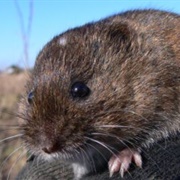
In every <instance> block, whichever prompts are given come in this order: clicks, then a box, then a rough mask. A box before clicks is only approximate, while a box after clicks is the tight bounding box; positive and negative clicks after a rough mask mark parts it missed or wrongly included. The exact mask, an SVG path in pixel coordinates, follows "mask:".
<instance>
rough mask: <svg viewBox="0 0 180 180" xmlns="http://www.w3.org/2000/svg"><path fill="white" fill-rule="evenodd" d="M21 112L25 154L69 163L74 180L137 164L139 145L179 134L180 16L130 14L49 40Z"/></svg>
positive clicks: (122, 172) (85, 26)
mask: <svg viewBox="0 0 180 180" xmlns="http://www.w3.org/2000/svg"><path fill="white" fill-rule="evenodd" d="M22 110H23V111H22V112H21V113H22V114H21V116H22V118H23V119H24V120H25V121H24V123H23V125H22V131H23V134H24V135H23V139H24V142H25V145H26V146H27V147H28V150H29V151H30V152H31V153H33V154H35V155H40V156H41V157H42V158H45V159H48V158H49V159H53V158H59V159H63V160H67V161H69V162H70V163H72V165H73V169H74V173H75V179H80V178H81V177H82V176H83V175H85V174H88V173H94V172H97V171H100V170H102V169H104V168H106V167H107V166H109V170H110V175H112V174H113V173H114V172H116V171H120V173H121V175H122V176H123V174H124V172H125V171H128V167H129V165H130V163H131V161H134V162H135V164H136V165H137V166H141V165H142V160H141V155H140V152H141V148H146V147H149V146H150V145H152V144H153V143H155V142H157V140H160V139H162V138H166V137H168V136H169V135H170V134H176V133H177V132H179V131H180V18H179V15H176V14H172V13H168V12H162V11H156V10H144V11H129V12H126V13H122V14H118V15H115V16H112V17H109V18H107V19H104V20H101V21H98V22H95V23H89V24H86V25H84V26H82V27H78V28H75V29H72V30H68V31H67V32H65V33H63V34H61V35H59V36H56V37H54V38H53V39H52V40H51V41H50V42H49V43H48V44H47V45H46V46H45V47H44V48H43V50H42V51H41V52H40V53H39V55H38V57H37V60H36V63H35V67H34V72H33V73H32V77H31V78H30V80H29V82H28V85H27V93H26V97H25V99H24V100H23V101H22Z"/></svg>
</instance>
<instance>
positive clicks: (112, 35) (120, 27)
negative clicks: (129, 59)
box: [106, 22, 135, 51]
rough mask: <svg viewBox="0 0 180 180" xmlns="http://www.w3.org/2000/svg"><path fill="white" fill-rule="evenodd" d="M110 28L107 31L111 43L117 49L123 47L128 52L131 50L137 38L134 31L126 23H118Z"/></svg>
mask: <svg viewBox="0 0 180 180" xmlns="http://www.w3.org/2000/svg"><path fill="white" fill-rule="evenodd" d="M108 26H109V27H108V28H107V29H106V36H107V39H108V40H109V43H110V44H111V45H114V46H116V47H121V48H123V49H125V50H126V51H128V50H130V49H131V46H132V41H133V40H134V38H135V32H134V30H133V29H132V28H131V27H130V26H129V25H128V24H126V23H117V22H116V23H112V24H110V25H108ZM133 42H134V41H133ZM133 44H134V43H133Z"/></svg>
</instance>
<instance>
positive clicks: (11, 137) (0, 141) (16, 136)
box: [0, 134, 23, 144]
mask: <svg viewBox="0 0 180 180" xmlns="http://www.w3.org/2000/svg"><path fill="white" fill-rule="evenodd" d="M21 136H23V134H16V135H14V136H10V137H7V138H4V139H2V140H0V144H1V143H3V142H4V141H7V140H10V139H15V138H18V137H21Z"/></svg>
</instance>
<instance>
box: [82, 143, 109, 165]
mask: <svg viewBox="0 0 180 180" xmlns="http://www.w3.org/2000/svg"><path fill="white" fill-rule="evenodd" d="M85 144H87V146H91V147H92V148H93V149H95V150H96V151H97V152H98V153H99V154H100V155H101V156H102V157H103V159H104V160H105V161H106V162H108V160H107V158H106V157H105V156H104V155H103V153H102V152H101V151H99V150H98V149H97V148H96V147H94V146H93V145H91V144H90V143H88V142H85Z"/></svg>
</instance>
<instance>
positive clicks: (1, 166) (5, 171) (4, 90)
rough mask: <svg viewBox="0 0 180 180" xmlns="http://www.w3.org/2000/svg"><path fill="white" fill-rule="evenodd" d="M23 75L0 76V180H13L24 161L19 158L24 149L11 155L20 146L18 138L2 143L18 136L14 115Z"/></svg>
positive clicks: (24, 76) (23, 158) (16, 120)
mask: <svg viewBox="0 0 180 180" xmlns="http://www.w3.org/2000/svg"><path fill="white" fill-rule="evenodd" d="M25 74H26V73H20V74H4V73H1V74H0V180H5V179H9V180H13V179H15V177H16V175H17V173H18V172H19V170H20V169H21V168H22V166H23V165H24V163H25V161H26V154H24V156H23V157H21V156H20V155H21V154H23V153H22V152H24V149H22V148H21V149H20V150H18V151H17V152H15V153H13V151H15V150H16V149H17V148H18V147H20V146H21V139H20V138H12V139H9V140H5V141H3V142H2V140H3V139H4V138H8V137H10V136H13V135H17V134H19V132H18V118H17V117H16V115H15V113H16V112H17V111H18V101H19V99H20V96H21V95H22V94H23V89H24V85H25V81H26V77H27V74H26V75H25ZM12 153H13V154H12ZM11 154H12V155H11ZM9 156H10V157H9ZM8 176H9V177H8Z"/></svg>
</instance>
